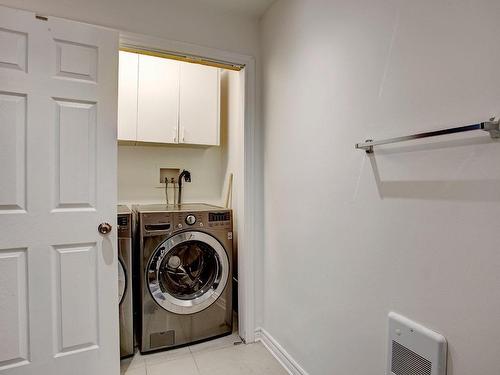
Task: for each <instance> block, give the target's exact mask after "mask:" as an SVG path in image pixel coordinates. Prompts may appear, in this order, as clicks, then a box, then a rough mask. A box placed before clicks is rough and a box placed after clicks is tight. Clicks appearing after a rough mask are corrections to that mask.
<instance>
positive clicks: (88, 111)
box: [55, 100, 97, 208]
mask: <svg viewBox="0 0 500 375" xmlns="http://www.w3.org/2000/svg"><path fill="white" fill-rule="evenodd" d="M55 103H56V106H57V109H56V111H57V121H56V138H57V144H56V147H57V148H56V160H57V163H58V168H57V169H56V172H57V173H56V207H55V208H95V195H96V159H95V157H96V127H97V124H96V112H97V108H96V107H97V103H95V102H82V101H74V100H71V101H69V100H55Z"/></svg>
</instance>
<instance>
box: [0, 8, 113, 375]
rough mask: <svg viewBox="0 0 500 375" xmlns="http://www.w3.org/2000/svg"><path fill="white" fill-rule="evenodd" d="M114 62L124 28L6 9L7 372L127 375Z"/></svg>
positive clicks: (2, 319) (2, 283)
mask: <svg viewBox="0 0 500 375" xmlns="http://www.w3.org/2000/svg"><path fill="white" fill-rule="evenodd" d="M117 67H118V34H117V33H116V32H115V31H112V30H108V29H104V28H99V27H93V26H90V25H85V24H80V23H76V22H70V21H66V20H62V19H58V18H52V17H48V19H46V18H44V17H36V16H35V14H34V13H31V12H26V11H19V10H13V9H9V8H5V7H0V374H8V375H21V374H22V375H32V374H33V375H35V374H36V375H49V374H50V375H66V374H71V375H89V374H92V375H111V374H118V373H119V345H118V312H117V311H118V291H117V253H116V231H115V225H114V223H115V221H116V108H117V75H118V71H117ZM101 222H109V223H110V224H112V225H113V230H112V231H111V233H109V234H107V235H103V234H100V233H99V232H98V230H97V227H98V225H99V224H100V223H101Z"/></svg>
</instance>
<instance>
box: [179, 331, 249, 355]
mask: <svg viewBox="0 0 500 375" xmlns="http://www.w3.org/2000/svg"><path fill="white" fill-rule="evenodd" d="M241 342H242V341H241V338H240V336H238V333H233V334H231V335H229V336H224V337H220V338H218V339H215V340H210V341H205V342H202V343H200V344H196V345H191V346H190V347H189V349H190V350H191V353H196V352H199V351H202V350H216V349H222V348H227V347H232V346H234V344H235V343H241Z"/></svg>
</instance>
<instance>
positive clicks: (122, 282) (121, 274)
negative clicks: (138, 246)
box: [118, 258, 127, 304]
mask: <svg viewBox="0 0 500 375" xmlns="http://www.w3.org/2000/svg"><path fill="white" fill-rule="evenodd" d="M126 290H127V274H126V272H125V267H124V266H123V262H122V260H121V259H120V258H118V301H119V304H121V303H122V301H123V297H124V296H125V291H126Z"/></svg>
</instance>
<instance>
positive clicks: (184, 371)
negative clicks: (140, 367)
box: [146, 355, 199, 375]
mask: <svg viewBox="0 0 500 375" xmlns="http://www.w3.org/2000/svg"><path fill="white" fill-rule="evenodd" d="M146 369H147V375H199V372H198V369H197V367H196V363H195V361H194V358H193V356H192V355H189V356H187V357H182V358H178V359H172V360H169V361H167V362H164V363H157V364H154V365H147V366H146Z"/></svg>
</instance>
